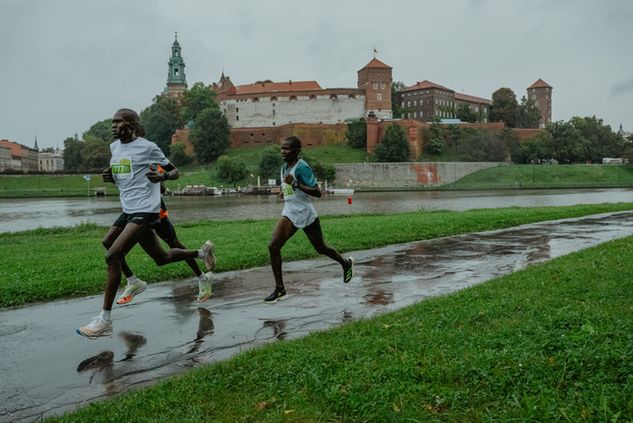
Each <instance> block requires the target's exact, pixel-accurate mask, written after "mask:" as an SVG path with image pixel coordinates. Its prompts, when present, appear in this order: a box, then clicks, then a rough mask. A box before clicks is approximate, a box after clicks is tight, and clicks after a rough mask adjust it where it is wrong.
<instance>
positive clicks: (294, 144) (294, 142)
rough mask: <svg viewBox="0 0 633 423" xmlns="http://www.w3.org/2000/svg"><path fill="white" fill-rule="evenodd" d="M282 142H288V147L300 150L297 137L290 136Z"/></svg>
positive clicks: (299, 142) (299, 141)
mask: <svg viewBox="0 0 633 423" xmlns="http://www.w3.org/2000/svg"><path fill="white" fill-rule="evenodd" d="M284 141H288V142H289V143H290V147H292V148H296V149H298V150H301V140H300V139H299V137H296V136H294V135H291V136H289V137H286V139H284Z"/></svg>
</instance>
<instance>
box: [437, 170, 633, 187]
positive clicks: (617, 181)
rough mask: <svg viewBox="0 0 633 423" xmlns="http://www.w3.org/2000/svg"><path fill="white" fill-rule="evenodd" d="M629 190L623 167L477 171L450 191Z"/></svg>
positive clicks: (632, 175)
mask: <svg viewBox="0 0 633 423" xmlns="http://www.w3.org/2000/svg"><path fill="white" fill-rule="evenodd" d="M620 186H633V167H631V166H627V165H595V164H592V165H582V164H579V165H554V166H544V165H507V166H498V167H493V168H489V169H484V170H480V171H479V172H475V173H472V174H470V175H468V176H465V177H464V178H462V179H460V180H459V181H457V182H455V183H454V184H451V185H448V186H447V187H446V188H450V189H495V188H572V187H578V188H580V187H587V188H589V187H620Z"/></svg>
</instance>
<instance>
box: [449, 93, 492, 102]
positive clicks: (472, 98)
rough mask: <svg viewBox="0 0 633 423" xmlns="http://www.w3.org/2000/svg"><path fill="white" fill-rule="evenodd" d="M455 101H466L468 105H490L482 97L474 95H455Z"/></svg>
mask: <svg viewBox="0 0 633 423" xmlns="http://www.w3.org/2000/svg"><path fill="white" fill-rule="evenodd" d="M455 100H461V101H467V102H469V103H480V104H481V103H484V104H492V101H491V100H488V99H487V98H482V97H475V96H474V95H468V94H462V93H455Z"/></svg>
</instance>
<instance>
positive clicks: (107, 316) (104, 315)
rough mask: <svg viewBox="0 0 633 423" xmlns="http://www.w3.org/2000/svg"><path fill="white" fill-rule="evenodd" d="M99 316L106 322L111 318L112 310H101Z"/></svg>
mask: <svg viewBox="0 0 633 423" xmlns="http://www.w3.org/2000/svg"><path fill="white" fill-rule="evenodd" d="M101 318H102V319H103V320H107V321H108V322H109V321H110V320H112V310H101Z"/></svg>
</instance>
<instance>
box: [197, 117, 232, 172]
mask: <svg viewBox="0 0 633 423" xmlns="http://www.w3.org/2000/svg"><path fill="white" fill-rule="evenodd" d="M189 139H190V140H191V143H192V144H193V148H194V151H195V153H196V158H197V159H198V162H200V163H210V162H212V161H213V160H215V159H216V158H218V157H220V155H222V154H223V153H224V152H225V151H226V150H227V149H228V148H229V145H230V143H231V130H230V126H229V122H228V120H227V119H226V116H224V114H223V113H222V112H220V110H219V109H216V108H207V109H204V110H202V111H201V112H200V113H199V114H198V116H196V118H195V120H194V123H193V128H191V131H190V132H189Z"/></svg>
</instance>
